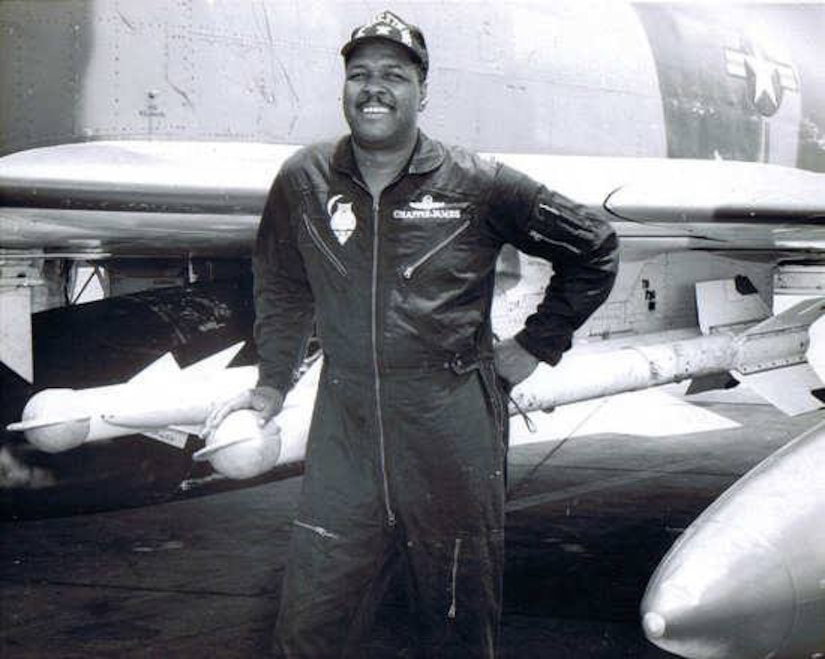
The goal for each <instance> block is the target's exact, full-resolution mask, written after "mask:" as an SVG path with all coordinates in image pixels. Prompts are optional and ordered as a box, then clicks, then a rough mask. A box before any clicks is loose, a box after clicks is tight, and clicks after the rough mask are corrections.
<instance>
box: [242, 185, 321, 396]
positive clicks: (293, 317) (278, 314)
mask: <svg viewBox="0 0 825 659" xmlns="http://www.w3.org/2000/svg"><path fill="white" fill-rule="evenodd" d="M291 215H292V207H291V204H290V200H289V196H288V190H287V181H286V176H285V175H284V174H283V170H282V172H281V173H279V174H278V176H277V177H276V178H275V182H274V183H273V184H272V188H271V190H270V191H269V196H268V198H267V201H266V205H265V206H264V211H263V215H262V217H261V223H260V225H259V227H258V236H257V240H256V243H255V251H254V253H253V257H252V270H253V275H254V287H253V290H254V297H255V327H254V334H255V344H256V346H257V349H258V356H259V358H260V366H259V375H258V386H270V387H275V388H276V389H278V390H279V391H280V392H281V393H284V394H285V393H286V392H287V391H288V390H289V389H290V388H291V387H292V384H293V383H294V379H295V373H296V370H297V368H298V366H299V365H300V362H301V360H302V359H303V357H304V351H305V348H306V342H307V340H308V339H309V336H310V334H311V332H312V327H313V320H314V301H313V297H312V292H311V290H310V286H309V282H308V281H307V276H306V271H305V270H304V263H303V259H302V257H301V254H300V252H299V251H298V245H297V241H296V235H295V231H294V229H293V223H292V221H291Z"/></svg>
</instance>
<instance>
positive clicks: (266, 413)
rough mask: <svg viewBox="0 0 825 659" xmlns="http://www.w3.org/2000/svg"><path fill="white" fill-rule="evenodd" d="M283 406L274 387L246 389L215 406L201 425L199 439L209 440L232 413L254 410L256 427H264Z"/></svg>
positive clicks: (280, 397) (282, 400)
mask: <svg viewBox="0 0 825 659" xmlns="http://www.w3.org/2000/svg"><path fill="white" fill-rule="evenodd" d="M283 406H284V395H283V394H282V393H281V392H280V391H278V390H277V389H275V388H274V387H255V388H254V389H247V390H246V391H244V392H242V393H240V394H238V395H237V396H235V397H234V398H230V399H229V400H228V401H226V402H224V403H219V404H217V405H216V406H215V408H214V409H213V410H212V412H211V413H210V414H209V416H208V417H207V419H206V421H205V422H204V425H203V431H202V432H201V437H204V438H209V437H211V436H212V433H214V432H215V430H217V428H218V426H219V425H221V422H222V421H223V420H224V419H225V418H226V417H227V416H229V415H230V414H232V412H237V411H238V410H254V411H255V412H257V413H258V425H260V426H264V425H266V423H267V422H268V421H269V420H270V419H271V418H272V417H274V416H276V415H277V414H278V413H279V412H280V411H281V409H282V408H283Z"/></svg>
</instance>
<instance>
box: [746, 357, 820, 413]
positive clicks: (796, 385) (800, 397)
mask: <svg viewBox="0 0 825 659" xmlns="http://www.w3.org/2000/svg"><path fill="white" fill-rule="evenodd" d="M734 375H735V376H736V379H738V380H739V381H740V382H742V383H743V384H745V385H747V386H748V387H750V388H751V389H753V390H754V391H755V392H756V393H758V394H759V395H760V396H762V398H764V399H765V400H767V401H768V402H769V403H771V404H772V405H774V406H775V407H777V408H778V409H779V410H781V411H782V412H784V413H785V414H787V415H788V416H797V415H799V414H805V413H806V412H813V411H814V410H817V409H819V408H820V407H822V402H821V401H820V400H819V399H817V398H816V397H815V396H814V395H813V394H812V393H811V392H812V391H814V390H815V389H819V388H820V387H821V386H822V383H821V382H820V380H819V378H818V377H817V375H816V373H814V370H813V369H812V368H811V367H810V366H809V365H808V364H805V363H802V364H795V365H794V366H789V367H787V368H779V369H775V370H772V371H762V372H760V373H751V374H750V375H743V374H742V373H738V372H734Z"/></svg>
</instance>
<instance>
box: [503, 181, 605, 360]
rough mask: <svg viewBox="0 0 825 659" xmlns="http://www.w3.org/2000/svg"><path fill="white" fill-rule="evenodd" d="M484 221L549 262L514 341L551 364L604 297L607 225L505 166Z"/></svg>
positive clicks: (530, 252) (518, 244) (532, 253)
mask: <svg viewBox="0 0 825 659" xmlns="http://www.w3.org/2000/svg"><path fill="white" fill-rule="evenodd" d="M489 208H490V215H489V223H490V225H491V226H490V228H491V229H492V231H493V232H494V233H495V234H496V235H497V236H498V238H499V239H500V240H502V241H504V242H509V243H511V244H512V245H514V246H515V247H516V248H518V249H519V250H521V251H522V252H525V253H527V254H530V255H532V256H537V257H540V258H543V259H546V260H548V261H551V262H552V263H553V276H552V277H551V279H550V282H549V283H548V285H547V288H546V289H545V294H544V299H543V300H542V302H541V303H540V304H539V305H538V308H537V309H536V311H535V313H533V314H532V315H531V316H529V317H528V318H527V320H526V321H525V325H524V329H522V330H521V331H520V332H519V333H518V334H516V337H515V338H516V341H517V342H518V343H519V344H520V345H521V346H522V347H523V348H524V349H525V350H527V351H528V352H529V353H531V354H532V355H534V356H535V357H537V358H538V359H540V360H541V361H544V362H547V363H549V364H551V365H555V364H557V363H558V362H559V360H560V359H561V357H562V354H563V353H564V351H566V350H568V349H569V348H570V346H571V345H572V340H573V332H575V331H576V330H577V329H578V328H579V327H581V326H582V325H583V324H584V322H585V321H586V320H587V319H588V318H589V317H590V315H591V314H593V312H594V311H596V309H597V308H598V307H599V306H600V305H601V304H602V303H603V302H604V301H605V300H606V299H607V296H608V295H609V293H610V291H611V289H612V288H613V283H614V282H615V280H616V273H617V271H618V265H619V246H618V238H617V236H616V233H615V231H614V230H613V228H612V227H611V226H610V223H609V222H607V221H606V220H603V219H601V218H599V217H597V216H596V215H594V214H592V213H589V212H587V211H586V210H585V209H584V207H583V206H581V205H579V204H576V203H575V202H573V201H572V200H570V199H568V198H566V197H564V196H563V195H560V194H558V193H557V192H552V191H550V190H548V189H547V188H546V187H544V186H543V185H540V184H538V183H536V182H535V181H532V180H531V179H530V178H528V177H526V176H524V175H523V174H520V173H519V172H517V171H515V170H513V169H511V168H509V167H507V166H504V165H502V166H500V167H499V168H498V171H497V174H496V177H495V181H494V184H493V186H492V190H491V195H490V198H489Z"/></svg>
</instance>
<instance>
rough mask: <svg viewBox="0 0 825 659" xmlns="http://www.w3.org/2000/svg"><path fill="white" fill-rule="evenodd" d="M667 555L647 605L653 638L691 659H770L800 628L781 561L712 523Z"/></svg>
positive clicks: (763, 546) (644, 605)
mask: <svg viewBox="0 0 825 659" xmlns="http://www.w3.org/2000/svg"><path fill="white" fill-rule="evenodd" d="M703 531H704V532H702V533H697V534H694V535H693V537H691V538H683V540H688V541H686V542H680V543H678V544H677V545H676V546H674V548H673V549H672V550H671V552H670V553H669V554H668V555H667V556H666V557H665V560H664V561H663V562H662V564H661V565H660V566H659V568H658V569H657V570H656V573H655V574H654V575H653V578H652V579H651V581H650V584H649V585H648V588H647V592H646V593H645V596H644V599H643V601H642V607H641V613H642V627H643V628H644V632H645V634H646V636H647V638H648V640H649V641H650V642H652V643H654V644H655V645H658V646H659V647H661V648H662V649H664V650H667V651H668V652H672V653H674V654H677V655H679V656H682V657H688V658H689V659H724V658H729V657H741V658H742V659H750V658H751V657H752V658H754V659H756V658H759V659H763V658H764V657H768V656H772V653H774V652H777V651H778V650H779V649H780V648H781V647H782V644H783V642H784V640H785V639H786V637H787V634H788V633H789V631H790V629H791V627H792V626H793V621H794V615H795V606H796V600H795V594H794V593H795V591H794V585H793V582H792V579H791V575H790V574H789V573H788V570H787V568H786V566H785V564H784V563H783V561H782V557H781V556H780V555H779V554H778V553H777V552H776V551H775V550H774V549H773V548H772V547H770V546H769V545H767V544H766V543H764V542H759V541H757V540H754V539H749V540H747V541H743V539H742V536H741V530H740V534H739V536H738V537H736V536H734V535H733V534H732V533H731V530H730V529H728V528H725V527H724V526H720V525H718V524H710V525H709V527H706V528H704V529H703Z"/></svg>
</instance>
